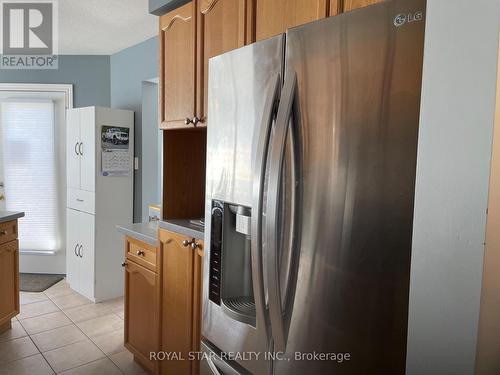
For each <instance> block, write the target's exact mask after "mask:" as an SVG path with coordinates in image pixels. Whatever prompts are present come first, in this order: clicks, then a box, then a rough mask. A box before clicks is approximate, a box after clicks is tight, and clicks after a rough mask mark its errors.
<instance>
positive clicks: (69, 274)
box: [66, 209, 80, 290]
mask: <svg viewBox="0 0 500 375" xmlns="http://www.w3.org/2000/svg"><path fill="white" fill-rule="evenodd" d="M78 214H79V212H78V211H75V210H70V209H67V210H66V217H67V222H66V279H67V281H68V283H69V285H70V286H71V288H72V289H74V290H78V289H79V287H80V272H79V271H80V257H79V255H78V250H79V247H80V241H79V238H80V228H79V220H78Z"/></svg>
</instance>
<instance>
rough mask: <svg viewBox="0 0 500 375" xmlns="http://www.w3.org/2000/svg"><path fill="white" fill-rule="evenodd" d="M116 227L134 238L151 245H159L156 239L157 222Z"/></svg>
mask: <svg viewBox="0 0 500 375" xmlns="http://www.w3.org/2000/svg"><path fill="white" fill-rule="evenodd" d="M116 229H117V230H118V231H119V232H121V233H123V234H125V235H127V236H130V237H132V238H135V239H136V240H139V241H142V242H145V243H147V244H150V245H153V246H157V247H158V246H160V241H159V240H158V223H143V224H128V225H117V226H116Z"/></svg>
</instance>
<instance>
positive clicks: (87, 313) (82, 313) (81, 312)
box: [64, 303, 115, 322]
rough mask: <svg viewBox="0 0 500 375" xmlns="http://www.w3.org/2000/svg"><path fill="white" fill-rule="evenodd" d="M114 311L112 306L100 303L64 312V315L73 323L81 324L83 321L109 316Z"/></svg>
mask: <svg viewBox="0 0 500 375" xmlns="http://www.w3.org/2000/svg"><path fill="white" fill-rule="evenodd" d="M114 311H115V310H114V309H113V307H112V306H109V305H104V304H102V303H90V304H87V305H83V306H78V307H74V308H72V309H69V310H65V311H64V313H65V314H66V315H67V316H68V318H70V319H71V320H72V321H74V322H83V321H84V320H90V319H94V318H98V317H100V316H104V315H109V314H110V313H112V312H114Z"/></svg>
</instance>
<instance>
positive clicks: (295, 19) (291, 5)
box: [249, 0, 330, 41]
mask: <svg viewBox="0 0 500 375" xmlns="http://www.w3.org/2000/svg"><path fill="white" fill-rule="evenodd" d="M329 2H330V0H253V7H252V10H253V12H252V13H254V14H253V15H250V16H249V22H253V23H254V24H253V34H254V38H255V41H259V40H262V39H267V38H269V37H272V36H274V35H277V34H281V33H284V32H285V31H286V30H287V29H288V28H291V27H294V26H298V25H302V24H305V23H308V22H311V21H316V20H319V19H321V18H325V17H327V16H328V15H329V7H330V5H329Z"/></svg>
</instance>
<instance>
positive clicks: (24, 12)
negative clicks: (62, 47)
mask: <svg viewBox="0 0 500 375" xmlns="http://www.w3.org/2000/svg"><path fill="white" fill-rule="evenodd" d="M1 3H2V24H3V25H2V43H3V51H2V53H3V54H4V55H52V54H53V53H54V21H55V20H54V2H53V1H52V0H34V1H33V0H32V1H31V2H19V1H15V0H2V1H1Z"/></svg>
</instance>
